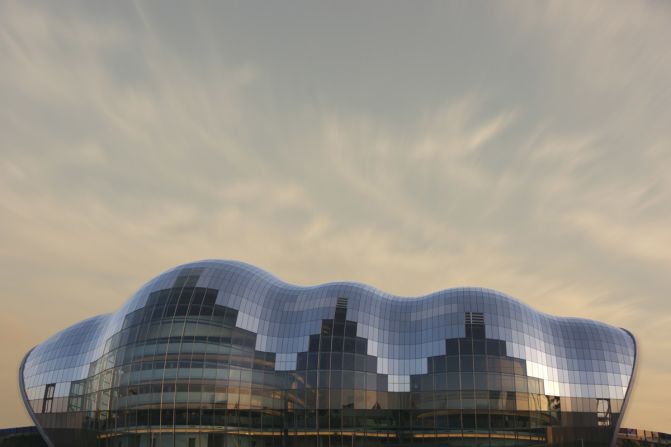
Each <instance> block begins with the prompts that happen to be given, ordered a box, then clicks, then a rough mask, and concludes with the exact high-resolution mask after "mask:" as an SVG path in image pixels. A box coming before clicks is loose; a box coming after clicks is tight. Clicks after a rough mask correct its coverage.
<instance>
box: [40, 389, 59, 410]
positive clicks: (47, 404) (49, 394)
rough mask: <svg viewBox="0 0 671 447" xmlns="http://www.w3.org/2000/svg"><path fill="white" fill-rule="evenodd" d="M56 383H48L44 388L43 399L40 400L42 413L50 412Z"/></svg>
mask: <svg viewBox="0 0 671 447" xmlns="http://www.w3.org/2000/svg"><path fill="white" fill-rule="evenodd" d="M55 390H56V384H55V383H50V384H48V385H47V386H46V388H44V400H43V401H42V413H51V410H52V405H53V402H54V391H55Z"/></svg>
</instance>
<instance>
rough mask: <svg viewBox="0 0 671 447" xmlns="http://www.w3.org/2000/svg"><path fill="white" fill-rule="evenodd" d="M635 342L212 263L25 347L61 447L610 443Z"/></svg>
mask: <svg viewBox="0 0 671 447" xmlns="http://www.w3.org/2000/svg"><path fill="white" fill-rule="evenodd" d="M635 358H636V345H635V341H634V338H633V337H632V336H631V334H630V333H629V332H627V331H625V330H623V329H619V328H615V327H612V326H608V325H606V324H603V323H599V322H595V321H590V320H584V319H577V318H559V317H554V316H550V315H547V314H543V313H540V312H537V311H535V310H533V309H531V308H530V307H528V306H526V305H524V304H523V303H521V302H519V301H518V300H516V299H514V298H512V297H509V296H507V295H505V294H502V293H499V292H496V291H493V290H489V289H478V288H456V289H448V290H444V291H440V292H437V293H434V294H431V295H427V296H422V297H416V298H403V297H398V296H393V295H390V294H387V293H384V292H382V291H379V290H377V289H374V288H372V287H369V286H365V285H362V284H356V283H330V284H324V285H320V286H315V287H297V286H294V285H291V284H287V283H284V282H282V281H280V280H279V279H277V278H275V277H274V276H272V275H270V274H268V273H266V272H264V271H262V270H259V269H257V268H255V267H253V266H250V265H247V264H243V263H239V262H232V261H203V262H197V263H193V264H188V265H184V266H179V267H176V268H175V269H172V270H170V271H168V272H166V273H163V274H162V275H160V276H158V277H157V278H155V279H153V280H151V281H150V282H149V283H147V284H146V285H145V286H143V287H142V288H141V289H140V290H139V291H138V292H137V293H136V294H135V295H134V296H133V297H131V298H130V299H129V300H128V301H127V302H126V303H125V305H124V306H123V307H122V308H121V309H120V310H119V311H117V312H116V313H114V314H110V315H103V316H99V317H94V318H91V319H89V320H85V321H83V322H81V323H79V324H76V325H74V326H72V327H70V328H68V329H66V330H64V331H62V332H60V333H58V334H56V335H54V336H53V337H51V338H50V339H48V340H47V341H45V342H44V343H42V344H40V345H39V346H37V347H35V348H34V349H33V350H32V351H31V352H29V353H28V354H27V355H26V357H25V359H24V362H23V364H22V366H21V372H20V380H21V388H22V393H23V396H24V400H25V402H26V406H27V408H28V410H29V412H30V414H31V416H32V417H33V419H34V421H35V423H36V425H37V426H38V428H39V429H40V430H41V432H42V433H43V436H44V437H45V440H46V441H47V443H50V444H51V445H54V446H96V445H99V446H147V447H150V446H162V447H165V446H185V447H213V446H249V447H263V446H296V447H299V446H355V445H357V446H358V445H361V446H424V445H432V446H438V445H454V446H461V445H478V446H480V445H483V446H484V445H487V446H490V445H492V446H494V445H501V446H517V445H566V446H568V445H571V446H581V447H585V446H590V445H594V446H596V445H600V446H606V445H614V441H615V437H616V436H615V434H616V433H617V428H618V426H619V421H620V419H621V418H620V416H621V414H622V411H623V409H624V404H625V402H626V397H627V391H628V389H629V385H630V382H631V378H632V375H633V371H634V364H635Z"/></svg>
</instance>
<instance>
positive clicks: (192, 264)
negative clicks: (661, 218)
mask: <svg viewBox="0 0 671 447" xmlns="http://www.w3.org/2000/svg"><path fill="white" fill-rule="evenodd" d="M206 263H213V264H219V265H227V266H232V267H244V268H245V269H249V270H252V271H255V272H256V273H258V274H261V275H263V276H266V277H267V278H268V279H269V280H270V281H272V282H274V283H276V284H277V285H280V286H282V287H288V288H293V289H297V290H314V289H318V288H322V287H332V286H345V287H355V288H362V289H368V290H370V291H372V292H374V293H375V294H376V295H378V296H379V297H380V298H385V299H391V300H395V301H406V302H413V301H422V300H427V299H432V298H434V297H436V296H439V295H440V294H443V293H446V292H456V291H466V292H488V293H490V294H492V295H496V296H498V297H501V298H504V299H508V300H510V301H512V302H514V303H517V304H520V305H522V306H524V307H526V308H528V309H530V310H532V311H534V312H535V313H537V314H540V315H542V316H544V317H548V318H552V319H557V320H580V321H590V322H594V323H598V324H601V325H604V326H612V325H609V324H607V323H604V322H602V321H599V320H593V319H591V318H585V317H574V316H561V315H555V314H551V313H547V312H544V311H542V310H538V309H536V308H535V307H533V306H531V305H530V304H527V303H526V302H524V301H522V300H520V299H519V298H516V297H514V296H513V295H510V294H508V293H505V292H501V291H499V290H496V289H492V288H489V287H477V286H456V287H448V288H444V289H439V290H437V291H435V292H431V293H428V294H425V295H397V294H394V293H390V292H386V291H384V290H382V289H380V288H378V287H375V286H372V285H369V284H365V283H361V282H357V281H329V282H325V283H320V284H313V285H298V284H293V283H290V282H287V281H285V280H283V279H281V278H279V277H278V276H276V275H275V274H273V273H271V272H269V271H268V270H265V269H263V268H261V267H258V266H256V265H253V264H250V263H248V262H244V261H238V260H235V259H214V258H210V259H201V260H197V261H191V262H187V263H184V264H180V265H177V266H175V267H173V268H170V269H168V270H166V271H164V272H162V273H160V274H158V275H157V276H155V277H153V278H152V279H151V280H149V281H147V282H146V283H144V284H143V285H142V286H141V287H140V288H139V289H138V291H140V290H142V288H144V287H145V286H147V285H149V284H150V283H151V282H152V281H155V280H156V279H157V278H159V277H161V276H163V275H165V274H168V273H171V272H173V271H175V270H179V269H182V268H190V267H197V266H198V264H206Z"/></svg>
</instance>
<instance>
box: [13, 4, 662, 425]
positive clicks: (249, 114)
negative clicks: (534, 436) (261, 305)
mask: <svg viewBox="0 0 671 447" xmlns="http://www.w3.org/2000/svg"><path fill="white" fill-rule="evenodd" d="M670 42H671V5H669V3H666V2H655V1H650V2H626V3H624V2H623V3H619V2H608V3H603V4H599V3H598V2H590V3H589V4H585V3H584V2H581V1H576V2H574V3H571V2H561V3H551V2H540V3H539V2H524V3H521V2H506V3H499V2H497V3H492V2H476V3H475V4H471V3H466V2H464V3H449V4H446V3H445V2H436V3H431V2H419V3H417V2H398V3H394V2H375V1H372V2H367V3H364V4H360V3H358V2H329V3H321V2H313V1H306V2H303V3H301V2H288V3H287V2H282V3H280V2H269V3H256V2H248V1H244V2H243V1H241V2H239V3H236V2H230V3H225V4H224V3H222V2H212V3H199V4H193V3H188V4H187V3H180V4H174V5H171V4H169V3H164V2H160V3H159V2H138V3H131V2H128V3H122V2H100V3H97V4H96V3H93V2H88V1H86V2H82V3H77V2H68V3H61V2H59V3H58V4H56V3H50V2H44V3H33V2H30V1H20V2H19V1H17V2H11V1H9V2H8V1H5V0H0V63H1V64H2V68H1V69H0V300H1V302H2V311H1V313H0V352H2V361H1V362H2V363H1V364H0V401H1V402H2V403H3V404H2V405H0V426H2V427H6V426H16V425H27V424H29V418H28V416H27V414H26V413H25V410H24V409H23V405H22V403H21V401H20V396H19V392H18V388H17V369H18V366H19V363H20V361H21V359H22V357H23V355H24V354H25V352H26V351H28V350H29V349H30V348H31V347H32V346H34V345H36V344H38V343H40V342H41V341H43V340H44V339H45V338H46V337H48V336H49V335H51V334H53V333H54V332H56V331H58V330H60V329H62V328H64V327H66V326H68V325H70V324H72V323H74V322H76V321H78V320H81V319H83V318H85V317H88V316H91V315H94V314H100V313H106V312H111V311H114V310H115V309H116V308H117V307H119V305H120V304H121V303H122V302H123V301H124V300H125V299H126V298H127V297H129V296H130V295H131V294H132V293H133V292H134V291H135V290H136V289H137V288H138V287H139V286H140V285H141V284H142V283H143V282H144V281H146V280H148V279H150V278H151V277H153V276H154V275H156V274H158V273H160V272H161V271H163V270H165V269H167V268H169V267H171V266H173V265H176V264H179V263H184V262H187V261H192V260H197V259H203V258H227V259H238V260H243V261H247V262H250V263H252V264H255V265H258V266H260V267H262V268H264V269H266V270H269V271H271V272H273V273H274V274H276V275H278V276H279V277H280V278H282V279H285V280H287V281H290V282H294V283H297V284H315V283H320V282H325V281H331V280H355V281H361V282H365V283H369V284H372V285H375V286H377V287H379V288H382V289H384V290H387V291H390V292H395V293H399V294H405V295H417V294H424V293H426V292H430V291H433V290H437V289H442V288H447V287H453V286H462V285H475V286H483V287H490V288H494V289H498V290H501V291H504V292H507V293H509V294H512V295H514V296H517V297H519V298H520V299H522V300H523V301H525V302H527V303H529V304H531V305H532V306H534V307H536V308H537V309H540V310H543V311H546V312H551V313H555V314H559V315H570V316H580V317H587V318H594V319H598V320H602V321H605V322H608V323H611V324H613V325H617V326H622V327H626V328H628V329H630V330H631V331H633V332H634V333H635V334H636V336H637V337H638V340H639V344H640V353H641V358H640V369H639V371H638V380H637V384H636V387H635V390H634V394H633V397H632V401H631V406H630V408H629V412H628V414H627V415H626V418H625V421H624V425H625V426H633V427H639V428H647V429H653V430H661V431H671V416H669V414H670V412H669V409H668V402H669V401H671V387H669V384H671V298H670V297H669V291H671V274H670V273H671V175H670V174H669V171H671V125H670V123H671V111H670V108H669V105H670V104H671V83H670V82H669V80H671V45H669V43H670Z"/></svg>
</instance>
